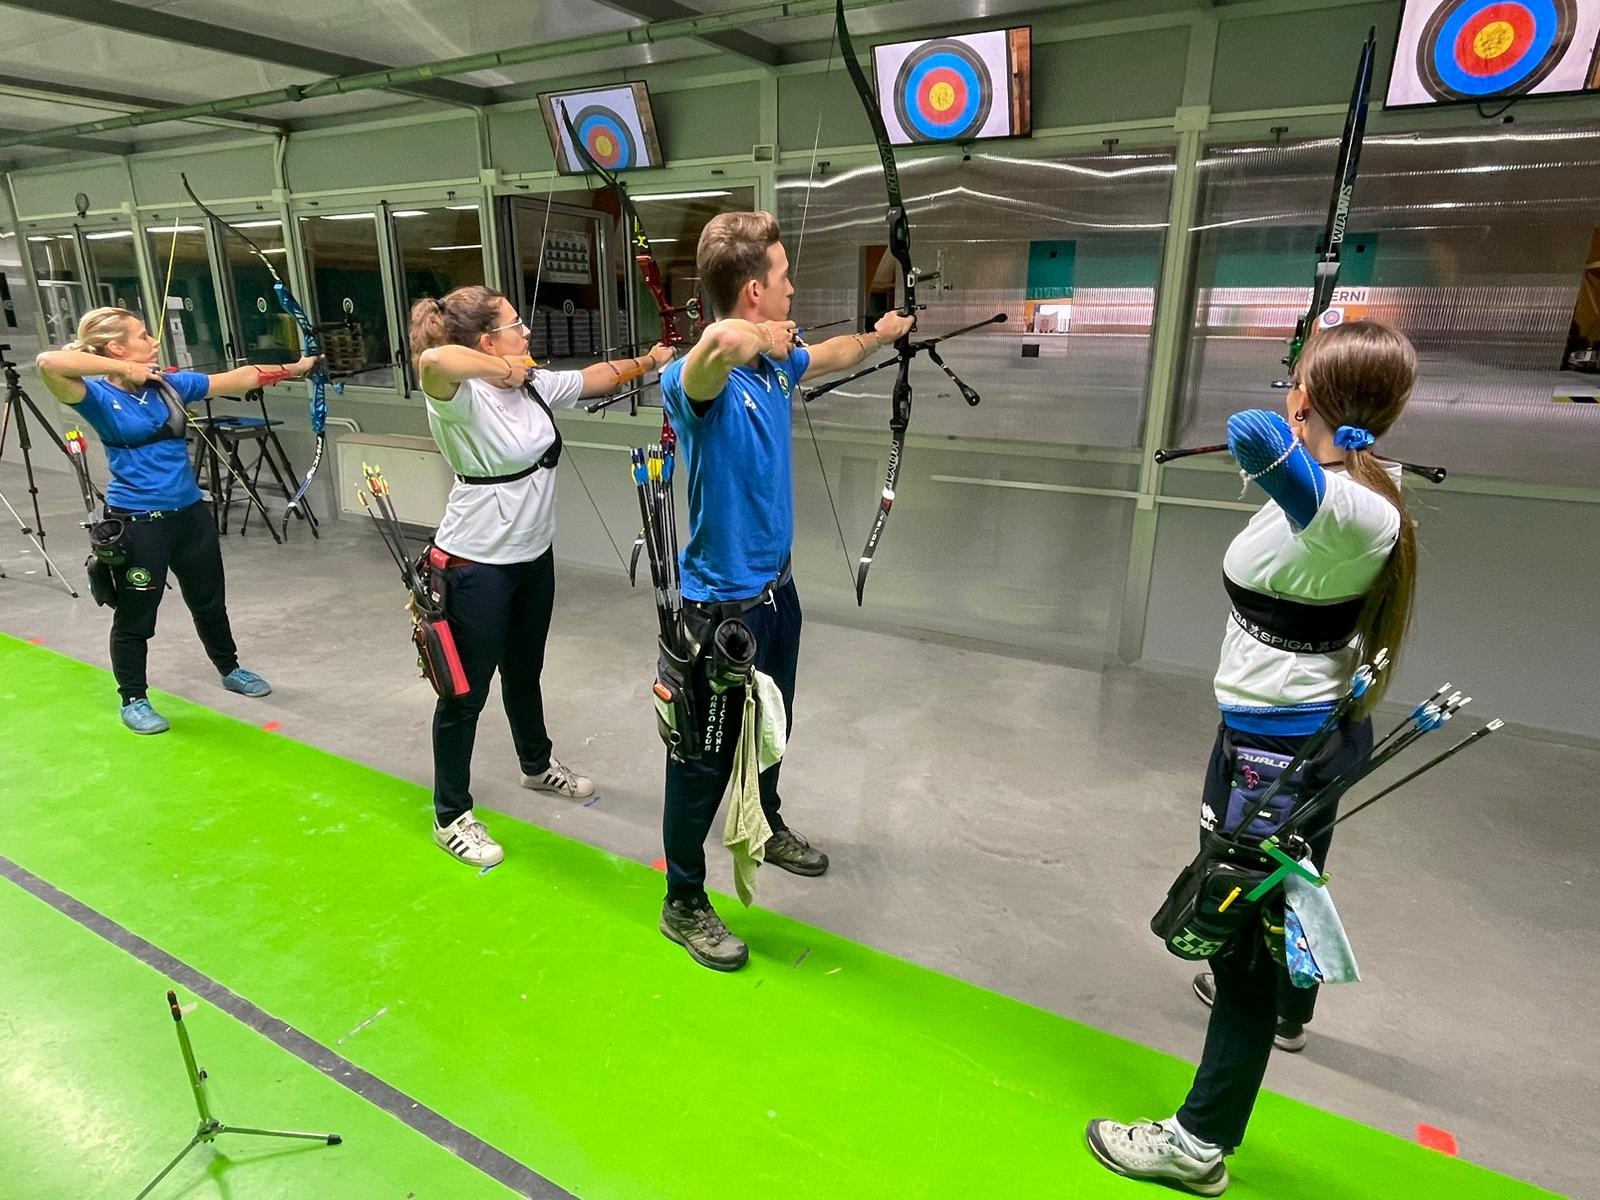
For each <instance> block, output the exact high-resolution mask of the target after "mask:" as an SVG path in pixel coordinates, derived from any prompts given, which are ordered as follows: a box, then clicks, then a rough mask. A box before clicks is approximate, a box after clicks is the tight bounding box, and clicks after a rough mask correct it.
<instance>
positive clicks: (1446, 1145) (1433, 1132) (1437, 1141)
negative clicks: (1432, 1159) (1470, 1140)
mask: <svg viewBox="0 0 1600 1200" xmlns="http://www.w3.org/2000/svg"><path fill="white" fill-rule="evenodd" d="M1417 1141H1419V1142H1421V1143H1422V1144H1423V1145H1424V1146H1426V1147H1427V1148H1428V1149H1429V1150H1437V1151H1438V1152H1439V1153H1440V1154H1448V1155H1449V1156H1450V1157H1451V1158H1455V1157H1456V1155H1457V1154H1458V1153H1459V1149H1458V1148H1457V1146H1456V1137H1455V1134H1453V1133H1451V1132H1450V1131H1449V1130H1448V1129H1440V1128H1438V1127H1437V1126H1434V1125H1418V1126H1417Z"/></svg>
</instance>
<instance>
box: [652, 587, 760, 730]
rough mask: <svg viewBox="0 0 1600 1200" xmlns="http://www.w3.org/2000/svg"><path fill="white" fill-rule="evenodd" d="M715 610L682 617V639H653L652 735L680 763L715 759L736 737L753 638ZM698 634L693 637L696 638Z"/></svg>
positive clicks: (706, 607) (691, 612) (753, 649)
mask: <svg viewBox="0 0 1600 1200" xmlns="http://www.w3.org/2000/svg"><path fill="white" fill-rule="evenodd" d="M719 607H721V606H718V605H695V606H693V607H691V608H690V609H689V610H688V611H687V612H686V613H685V614H684V617H685V620H684V626H685V636H684V639H683V641H682V642H680V641H679V640H678V639H677V638H666V637H662V638H658V639H657V648H658V651H659V652H658V654H657V657H656V680H655V684H654V686H653V687H652V689H651V690H652V691H653V692H654V694H655V704H656V732H657V733H659V734H660V735H661V740H662V741H663V742H664V743H666V746H667V749H668V751H670V752H671V754H672V756H673V757H674V758H676V759H678V760H680V761H690V760H695V759H699V758H701V757H703V756H704V755H707V754H710V755H712V756H716V755H719V754H721V752H722V750H723V747H724V745H725V744H727V740H728V739H729V738H730V737H732V738H735V739H736V738H737V737H738V735H739V726H740V721H741V719H742V716H743V707H742V699H741V696H740V695H737V694H735V693H736V692H737V691H738V689H740V688H744V687H747V686H748V685H749V683H750V679H751V672H752V670H753V669H754V665H755V659H756V639H755V635H754V634H752V633H751V632H750V627H749V626H748V625H746V624H745V623H744V622H743V621H741V620H740V619H739V618H738V617H737V616H722V615H721V614H720V613H719V612H718V608H719ZM696 635H699V636H696Z"/></svg>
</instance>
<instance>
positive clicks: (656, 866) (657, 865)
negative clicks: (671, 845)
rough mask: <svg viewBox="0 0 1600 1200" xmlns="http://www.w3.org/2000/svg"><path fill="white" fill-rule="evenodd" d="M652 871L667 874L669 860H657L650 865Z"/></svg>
mask: <svg viewBox="0 0 1600 1200" xmlns="http://www.w3.org/2000/svg"><path fill="white" fill-rule="evenodd" d="M650 869H651V870H652V871H660V872H661V873H662V874H663V875H664V874H666V871H667V860H666V859H664V858H658V859H656V860H655V862H653V863H651V864H650Z"/></svg>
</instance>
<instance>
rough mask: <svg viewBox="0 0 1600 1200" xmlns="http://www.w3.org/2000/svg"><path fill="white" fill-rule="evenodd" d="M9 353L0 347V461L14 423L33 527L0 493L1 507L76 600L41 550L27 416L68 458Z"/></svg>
mask: <svg viewBox="0 0 1600 1200" xmlns="http://www.w3.org/2000/svg"><path fill="white" fill-rule="evenodd" d="M10 349H11V347H10V346H9V345H8V344H6V343H0V370H3V371H4V372H5V379H6V398H5V406H4V411H3V412H0V458H4V457H5V452H6V434H7V433H9V432H10V429H11V425H12V422H13V421H15V423H16V426H17V445H18V446H19V447H21V449H22V469H23V471H24V472H25V473H26V475H27V479H28V496H29V498H30V499H31V500H32V502H33V524H32V525H29V524H28V523H27V521H25V520H23V518H22V514H20V513H19V512H17V510H16V509H15V508H14V507H13V506H12V504H11V501H10V500H8V499H7V498H6V494H5V492H3V491H0V504H4V505H5V507H6V511H7V512H9V513H10V514H11V516H12V517H13V518H14V519H15V520H16V522H17V526H18V527H19V528H20V529H21V530H22V536H23V537H25V538H27V539H28V540H29V541H30V542H32V543H33V545H34V548H35V549H37V550H38V551H39V554H40V556H41V557H42V558H43V559H44V573H45V575H46V576H47V577H48V576H53V577H55V578H56V579H59V580H60V581H61V586H62V587H64V588H66V589H67V591H68V593H70V594H71V596H72V598H73V599H77V597H78V591H77V589H76V588H74V587H73V586H72V584H71V583H69V582H67V577H66V575H65V574H64V573H63V572H62V570H61V568H60V567H58V566H56V564H55V561H54V560H53V559H52V558H51V557H50V552H49V551H48V550H46V549H45V548H44V518H43V516H41V515H40V512H39V484H38V482H37V481H36V480H35V479H34V475H33V439H32V438H31V437H30V436H29V434H28V414H29V413H30V412H31V413H32V414H33V419H34V420H35V421H37V422H38V423H39V427H40V428H41V429H43V430H44V431H45V435H46V436H47V437H49V439H50V440H51V441H52V442H53V443H55V447H56V449H57V450H59V451H61V453H62V454H64V455H67V459H68V461H69V462H70V461H71V455H70V454H68V452H67V446H66V443H65V442H63V441H62V440H61V435H60V434H58V433H57V432H56V430H55V426H53V425H51V424H50V422H49V421H47V420H45V418H44V414H43V413H41V412H40V411H39V407H38V405H36V404H34V402H33V400H32V398H31V397H30V396H29V395H28V393H27V392H25V391H23V390H22V376H21V375H19V374H17V364H16V363H14V362H12V361H11V359H10V358H9V357H7V354H8V352H9V351H10ZM5 577H6V573H5V571H4V570H0V579H4V578H5Z"/></svg>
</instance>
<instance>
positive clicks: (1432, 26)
mask: <svg viewBox="0 0 1600 1200" xmlns="http://www.w3.org/2000/svg"><path fill="white" fill-rule="evenodd" d="M1591 91H1600V0H1405V8H1404V10H1403V11H1402V13H1401V15H1400V33H1399V36H1398V37H1397V38H1396V40H1395V49H1394V66H1393V67H1392V68H1391V70H1390V72H1389V92H1388V95H1387V96H1386V97H1385V98H1384V101H1383V105H1384V107H1385V108H1408V107H1416V106H1419V105H1426V104H1460V103H1463V102H1472V101H1485V100H1488V101H1494V100H1512V99H1515V98H1517V97H1519V96H1559V95H1571V94H1574V93H1578V92H1591Z"/></svg>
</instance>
